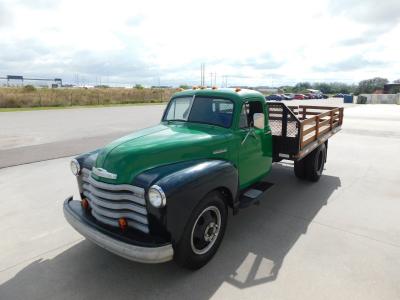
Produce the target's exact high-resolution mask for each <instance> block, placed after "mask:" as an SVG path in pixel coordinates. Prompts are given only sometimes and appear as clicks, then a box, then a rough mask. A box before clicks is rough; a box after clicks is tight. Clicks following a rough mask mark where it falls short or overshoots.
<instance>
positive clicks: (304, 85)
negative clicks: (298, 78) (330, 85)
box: [293, 82, 312, 92]
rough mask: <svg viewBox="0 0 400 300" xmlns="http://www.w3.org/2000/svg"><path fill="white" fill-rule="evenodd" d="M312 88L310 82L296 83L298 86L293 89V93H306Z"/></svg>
mask: <svg viewBox="0 0 400 300" xmlns="http://www.w3.org/2000/svg"><path fill="white" fill-rule="evenodd" d="M311 88H312V86H311V83H309V82H299V83H296V85H295V86H294V88H293V91H294V92H302V91H304V90H306V89H311Z"/></svg>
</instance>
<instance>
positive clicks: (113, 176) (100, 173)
mask: <svg viewBox="0 0 400 300" xmlns="http://www.w3.org/2000/svg"><path fill="white" fill-rule="evenodd" d="M92 172H93V174H95V175H97V176H99V177H103V178H108V179H117V174H114V173H110V172H108V171H107V170H105V169H102V168H96V167H93V168H92Z"/></svg>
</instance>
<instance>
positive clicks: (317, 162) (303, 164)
mask: <svg viewBox="0 0 400 300" xmlns="http://www.w3.org/2000/svg"><path fill="white" fill-rule="evenodd" d="M325 162H326V146H325V144H322V145H320V146H319V147H318V148H316V149H315V150H314V151H313V152H311V153H310V154H309V155H307V156H306V157H305V158H303V159H302V160H299V161H295V162H294V174H295V175H296V177H297V178H299V179H306V180H309V181H313V182H316V181H318V180H319V178H320V177H321V175H322V172H323V170H324V165H325Z"/></svg>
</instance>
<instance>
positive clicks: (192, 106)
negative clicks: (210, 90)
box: [164, 97, 233, 128]
mask: <svg viewBox="0 0 400 300" xmlns="http://www.w3.org/2000/svg"><path fill="white" fill-rule="evenodd" d="M232 117H233V102H232V101H230V100H226V99H218V98H209V97H181V98H174V99H172V100H171V102H170V104H169V105H168V108H167V111H166V112H165V114H164V121H187V122H195V123H204V124H212V125H217V126H222V127H225V128H228V127H230V126H231V123H232Z"/></svg>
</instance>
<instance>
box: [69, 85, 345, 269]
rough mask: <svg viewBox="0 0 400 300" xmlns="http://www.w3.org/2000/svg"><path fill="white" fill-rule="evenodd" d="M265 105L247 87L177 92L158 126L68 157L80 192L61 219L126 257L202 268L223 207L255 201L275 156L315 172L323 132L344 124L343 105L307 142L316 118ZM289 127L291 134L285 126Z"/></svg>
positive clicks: (216, 239)
mask: <svg viewBox="0 0 400 300" xmlns="http://www.w3.org/2000/svg"><path fill="white" fill-rule="evenodd" d="M271 107H272V105H269V104H268V103H267V102H266V101H265V98H264V96H263V95H262V94H260V93H258V92H255V91H252V90H241V89H191V90H186V91H181V92H178V93H176V94H175V95H174V96H173V97H172V98H171V100H170V101H169V103H168V105H167V107H166V109H165V112H164V114H163V116H162V119H161V122H160V123H159V124H158V125H156V126H153V127H150V128H146V129H143V130H140V131H136V132H134V133H132V134H130V135H127V136H125V137H122V138H120V139H118V140H116V141H114V142H111V143H110V144H108V145H106V146H105V147H104V148H101V149H97V150H95V151H92V152H89V153H85V154H82V155H79V156H78V157H76V158H75V159H73V160H72V161H71V169H72V172H73V174H74V175H75V176H76V178H77V182H78V187H79V193H80V199H78V200H73V198H72V197H69V198H68V199H66V201H65V202H64V215H65V217H66V219H67V221H68V222H69V223H70V224H71V225H72V226H73V227H74V228H75V229H76V230H77V231H78V232H80V233H81V234H82V235H84V236H85V237H86V238H88V239H89V240H91V241H93V242H95V243H96V244H98V245H99V246H101V247H103V248H105V249H107V250H109V251H111V252H114V253H116V254H118V255H120V256H123V257H125V258H127V259H130V260H134V261H140V262H146V263H159V262H165V261H169V260H171V259H175V261H176V262H177V263H179V264H180V265H181V266H184V267H187V268H190V269H198V268H200V267H202V266H203V265H205V264H206V263H207V262H208V261H209V260H210V259H211V258H212V257H213V255H214V254H215V252H216V251H217V249H218V247H219V245H220V243H221V241H222V238H223V235H224V232H225V228H226V224H227V218H228V211H232V212H233V213H234V214H236V213H237V212H238V211H239V210H240V209H241V208H245V207H248V206H250V205H251V204H253V203H256V202H258V201H260V199H261V196H262V194H263V193H264V192H265V191H266V190H267V189H268V187H270V184H268V183H266V182H263V181H262V179H263V178H264V177H265V176H266V175H268V173H269V172H270V171H271V168H272V165H273V162H276V161H279V160H280V159H282V158H285V159H292V160H294V161H295V174H296V176H297V177H299V178H301V179H309V180H312V181H316V180H318V179H319V176H321V173H322V169H323V165H324V163H325V161H326V148H327V139H328V137H330V136H327V135H326V134H328V135H329V134H333V131H334V130H336V131H337V130H338V129H340V128H339V127H340V125H341V119H340V110H334V112H332V110H330V111H329V117H330V119H329V120H330V121H329V120H328V119H326V120H325V119H324V117H327V116H328V115H327V114H325V115H324V116H323V117H321V120H322V122H320V120H318V125H315V127H316V128H318V129H320V130H319V132H320V131H321V130H322V129H323V128H324V127H321V128H319V125H320V124H323V125H324V126H326V124H327V121H329V122H330V123H329V126H330V127H329V128H330V130H329V131H325V133H326V134H325V135H324V136H321V135H320V136H318V134H317V135H316V138H315V140H314V139H313V140H312V141H313V142H315V143H314V144H313V145H310V146H309V147H308V148H307V147H306V146H307V145H308V144H304V143H303V142H305V141H307V142H308V141H311V138H308V140H303V139H304V138H307V135H304V136H303V131H304V132H305V131H307V134H311V131H312V130H311V129H312V127H310V126H308V125H307V124H308V123H307V124H305V125H302V122H305V119H304V120H303V121H300V119H299V118H298V115H299V113H298V112H297V116H296V111H295V109H293V110H290V109H288V108H287V107H286V106H284V105H283V106H282V107H280V108H275V109H273V110H272V111H271ZM270 114H271V115H272V117H270ZM277 114H278V115H277ZM270 120H272V122H270ZM293 120H294V122H295V123H293V124H294V125H293V124H291V123H290V122H291V121H293ZM307 122H309V121H307ZM323 122H325V123H323ZM270 123H273V125H274V127H271V124H270ZM309 123H310V122H309ZM339 123H340V124H339ZM277 124H278V125H280V128H279V126H278V129H277V126H276V125H277ZM293 126H294V127H295V130H296V132H297V135H295V137H291V136H290V134H289V135H288V134H287V133H288V130H287V128H288V127H290V128H291V127H293ZM310 128H311V129H310ZM323 130H325V129H323ZM274 131H275V132H274ZM317 133H318V130H317ZM317 136H318V137H317ZM310 157H312V158H310ZM318 172H319V173H318Z"/></svg>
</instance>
